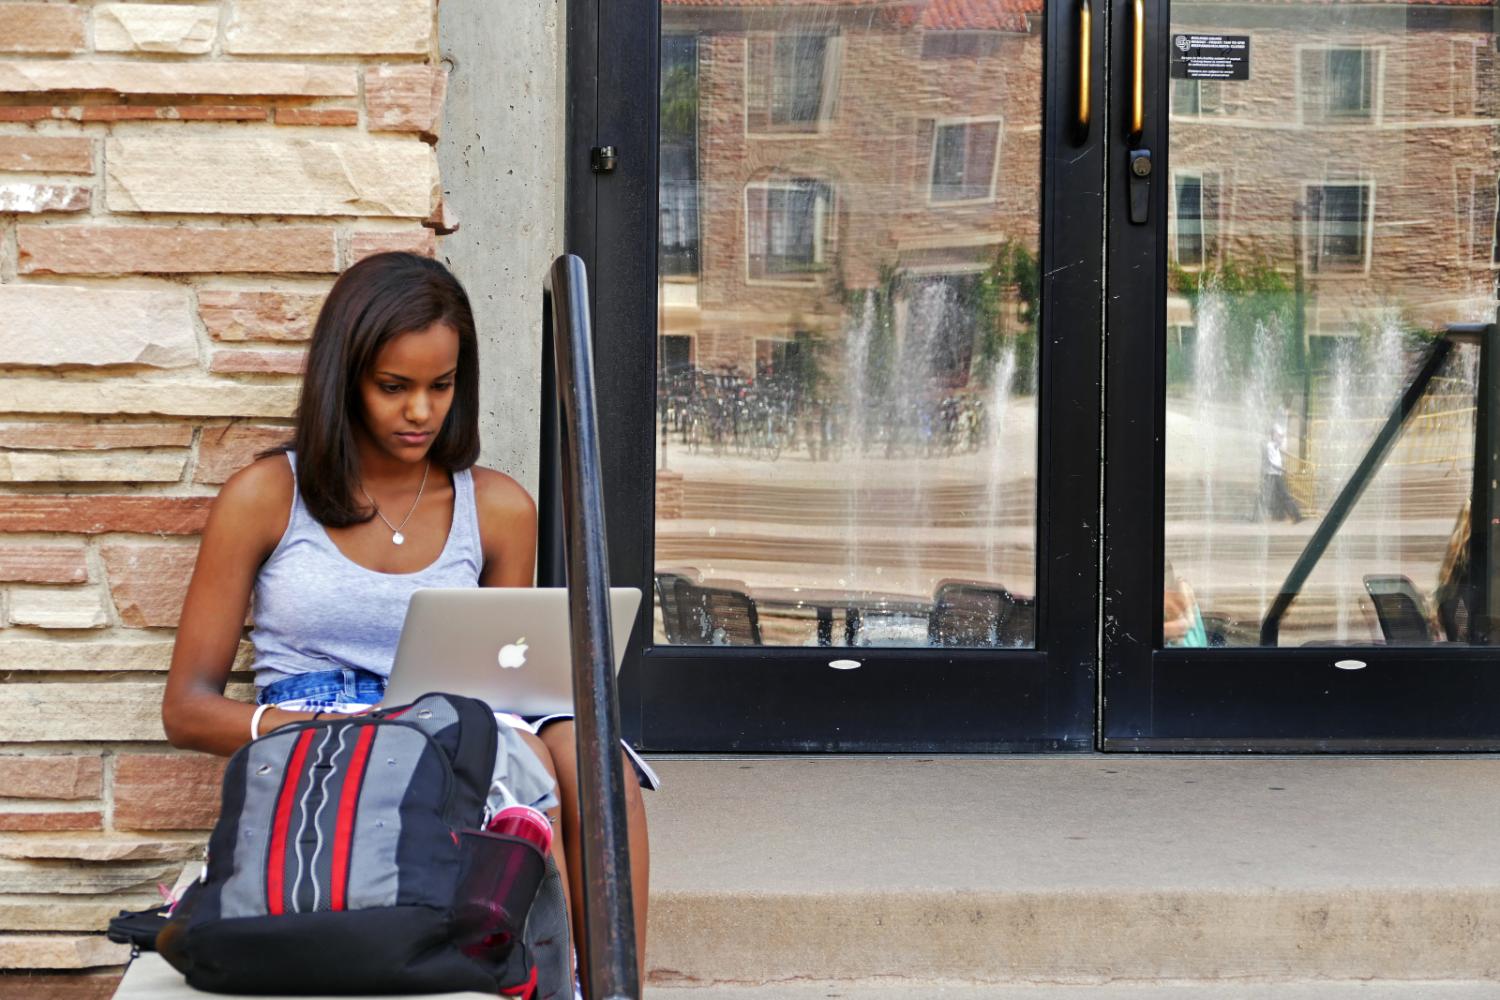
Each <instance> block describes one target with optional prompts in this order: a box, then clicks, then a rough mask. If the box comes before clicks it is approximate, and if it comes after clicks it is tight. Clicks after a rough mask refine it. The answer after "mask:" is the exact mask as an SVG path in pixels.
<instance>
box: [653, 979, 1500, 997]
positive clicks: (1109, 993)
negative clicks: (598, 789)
mask: <svg viewBox="0 0 1500 1000" xmlns="http://www.w3.org/2000/svg"><path fill="white" fill-rule="evenodd" d="M1497 996H1500V983H1496V982H1486V981H1469V982H1437V981H1432V980H1425V981H1409V982H1402V981H1388V982H1357V983H1338V982H1329V981H1327V980H1321V981H1317V982H1277V983H1204V982H1197V983H1192V982H1179V983H1131V984H1120V983H1105V984H1099V985H1093V986H975V985H965V984H941V983H924V984H920V985H893V984H890V983H844V982H823V983H775V984H772V985H769V986H761V987H751V986H700V987H687V988H680V989H668V988H662V987H653V988H650V989H648V990H647V991H646V997H647V998H648V1000H772V998H774V1000H830V998H838V1000H1495V998H1496V997H1497Z"/></svg>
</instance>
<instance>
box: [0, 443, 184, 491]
mask: <svg viewBox="0 0 1500 1000" xmlns="http://www.w3.org/2000/svg"><path fill="white" fill-rule="evenodd" d="M187 460H188V453H187V452H186V451H184V450H177V449H174V450H173V451H165V452H151V451H106V452H84V451H64V452H47V451H14V452H5V451H0V483H175V482H178V481H180V480H181V479H182V473H183V471H184V470H185V469H186V468H187Z"/></svg>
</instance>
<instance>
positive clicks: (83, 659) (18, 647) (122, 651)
mask: <svg viewBox="0 0 1500 1000" xmlns="http://www.w3.org/2000/svg"><path fill="white" fill-rule="evenodd" d="M253 654H254V650H253V649H252V648H251V646H250V644H249V643H248V642H242V643H240V648H239V651H238V653H236V654H235V660H234V665H233V669H234V670H238V671H244V670H249V669H250V662H251V659H252V656H253ZM171 662H172V640H171V639H143V640H141V641H136V642H128V641H123V640H121V641H109V640H105V639H76V640H75V639H54V638H51V637H48V638H46V639H18V638H9V639H6V640H5V641H4V642H0V671H7V670H14V671H58V670H66V671H90V672H97V673H119V672H121V671H130V670H146V671H157V672H160V671H164V670H166V669H167V666H168V665H169V664H170V663H171ZM0 759H3V758H0ZM0 774H3V771H0ZM0 780H3V778H0ZM0 787H3V786H0ZM0 797H3V793H0ZM3 926H5V925H4V924H0V927H3Z"/></svg>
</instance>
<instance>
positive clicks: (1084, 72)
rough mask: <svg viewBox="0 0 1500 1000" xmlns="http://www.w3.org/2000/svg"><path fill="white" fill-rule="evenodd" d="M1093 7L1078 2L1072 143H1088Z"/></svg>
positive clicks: (1083, 0) (1086, 1)
mask: <svg viewBox="0 0 1500 1000" xmlns="http://www.w3.org/2000/svg"><path fill="white" fill-rule="evenodd" d="M1093 65H1094V7H1093V4H1091V3H1090V2H1089V0H1078V117H1077V118H1075V119H1074V120H1073V136H1074V141H1075V142H1076V143H1077V144H1078V145H1083V143H1085V142H1087V141H1088V138H1089V122H1090V120H1091V119H1092V117H1093V108H1092V106H1091V104H1090V101H1091V100H1092V90H1093V71H1094V70H1093Z"/></svg>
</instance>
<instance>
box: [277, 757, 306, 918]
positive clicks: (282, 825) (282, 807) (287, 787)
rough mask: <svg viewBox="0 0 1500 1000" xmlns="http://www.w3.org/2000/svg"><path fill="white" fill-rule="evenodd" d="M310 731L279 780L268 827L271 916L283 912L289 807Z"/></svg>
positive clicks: (293, 796) (303, 761) (284, 906)
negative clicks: (279, 784)
mask: <svg viewBox="0 0 1500 1000" xmlns="http://www.w3.org/2000/svg"><path fill="white" fill-rule="evenodd" d="M312 738H313V731H312V730H311V729H305V730H303V731H302V735H301V736H299V737H297V746H296V748H295V749H294V750H292V760H291V763H289V764H288V765H287V767H286V774H285V775H283V776H282V779H281V794H280V796H278V797H277V799H276V818H275V820H274V821H272V823H271V857H270V859H269V860H268V861H267V863H266V908H267V910H269V912H270V913H271V914H272V915H273V916H279V915H280V914H282V913H283V912H285V910H286V901H285V900H284V899H283V898H282V896H283V893H284V892H285V883H286V837H287V828H288V827H289V826H291V823H292V803H293V802H295V801H296V798H297V785H298V783H299V782H300V781H301V780H302V765H303V764H304V763H306V762H307V748H308V747H310V746H312Z"/></svg>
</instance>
